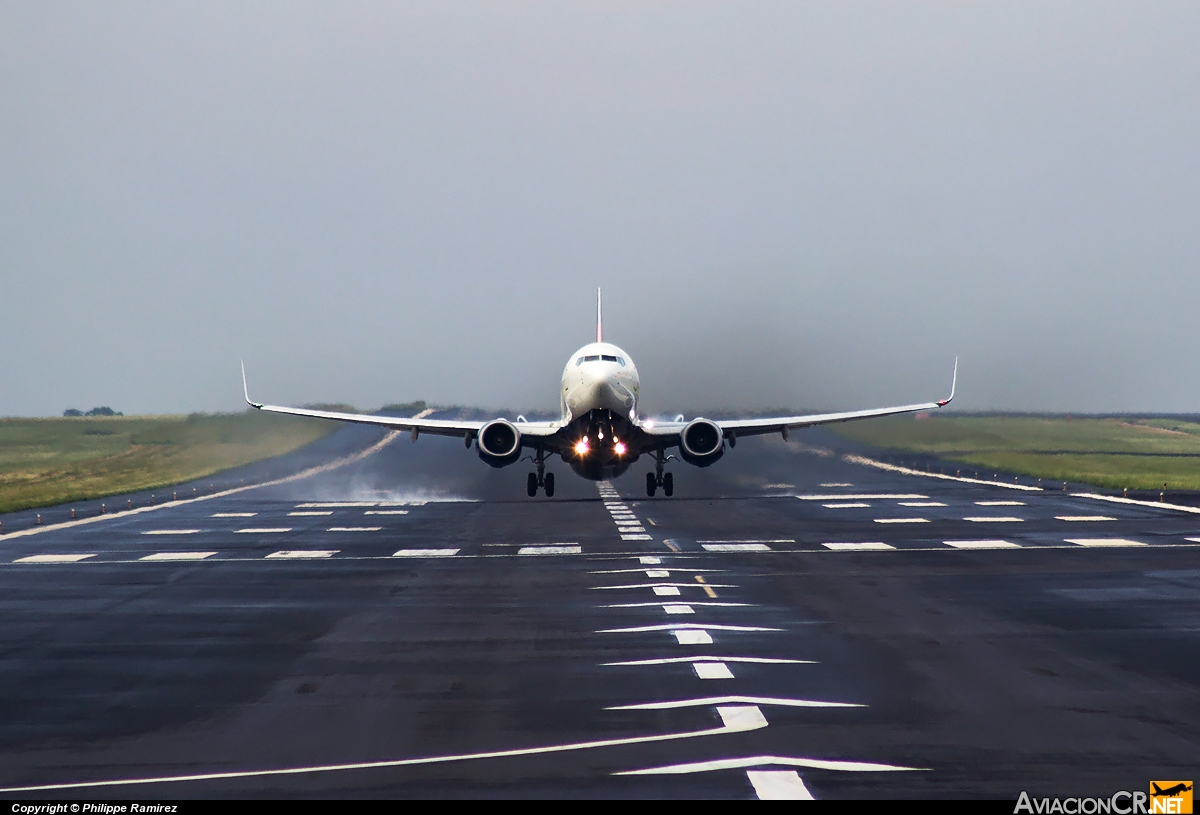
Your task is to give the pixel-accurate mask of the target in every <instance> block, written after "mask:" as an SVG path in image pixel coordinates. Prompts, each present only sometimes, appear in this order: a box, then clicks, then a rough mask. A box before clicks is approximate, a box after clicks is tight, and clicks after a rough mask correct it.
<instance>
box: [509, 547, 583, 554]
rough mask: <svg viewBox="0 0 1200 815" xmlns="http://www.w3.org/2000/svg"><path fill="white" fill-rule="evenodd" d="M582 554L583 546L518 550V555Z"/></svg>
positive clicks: (522, 548) (524, 548) (523, 548)
mask: <svg viewBox="0 0 1200 815" xmlns="http://www.w3.org/2000/svg"><path fill="white" fill-rule="evenodd" d="M582 553H583V547H582V546H522V547H521V548H520V549H518V550H517V554H518V555H579V554H582Z"/></svg>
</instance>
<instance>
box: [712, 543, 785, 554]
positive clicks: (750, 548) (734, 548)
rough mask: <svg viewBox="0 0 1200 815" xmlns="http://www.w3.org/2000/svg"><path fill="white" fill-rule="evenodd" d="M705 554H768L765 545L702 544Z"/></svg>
mask: <svg viewBox="0 0 1200 815" xmlns="http://www.w3.org/2000/svg"><path fill="white" fill-rule="evenodd" d="M701 546H703V547H704V550H705V551H706V552H770V551H771V547H770V546H767V545H766V544H765V543H703V544H701Z"/></svg>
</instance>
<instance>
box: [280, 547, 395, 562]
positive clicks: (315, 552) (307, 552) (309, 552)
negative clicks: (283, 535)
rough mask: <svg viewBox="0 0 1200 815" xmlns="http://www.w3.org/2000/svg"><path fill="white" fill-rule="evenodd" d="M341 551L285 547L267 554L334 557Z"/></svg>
mask: <svg viewBox="0 0 1200 815" xmlns="http://www.w3.org/2000/svg"><path fill="white" fill-rule="evenodd" d="M340 551H341V549H284V550H282V551H280V552H272V553H271V554H269V555H267V558H268V559H279V560H307V559H312V558H326V557H333V556H334V555H336V554H337V553H338V552H340ZM393 557H394V555H393Z"/></svg>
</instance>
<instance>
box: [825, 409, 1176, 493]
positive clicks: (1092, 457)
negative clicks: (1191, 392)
mask: <svg viewBox="0 0 1200 815" xmlns="http://www.w3.org/2000/svg"><path fill="white" fill-rule="evenodd" d="M834 429H835V430H836V432H838V433H839V434H840V435H842V436H845V437H846V438H849V439H853V440H854V441H858V442H862V443H864V444H870V445H873V446H876V447H882V448H885V449H889V450H897V451H904V452H909V453H920V454H925V455H931V456H937V457H938V458H941V459H944V460H947V461H953V462H960V463H962V464H963V466H964V469H965V468H967V467H971V468H977V469H978V470H979V472H980V475H981V476H982V475H984V473H985V472H986V474H987V475H988V476H990V475H991V473H993V472H1006V473H1017V474H1020V475H1028V476H1033V477H1035V478H1044V479H1047V480H1052V481H1073V482H1081V483H1086V484H1095V485H1097V486H1101V487H1109V488H1113V489H1121V488H1124V487H1128V488H1129V489H1132V490H1161V489H1163V484H1166V485H1167V489H1171V490H1200V424H1198V423H1195V422H1190V421H1184V420H1176V419H1169V418H1154V419H1146V418H1112V417H1104V418H1100V417H1097V418H1075V417H1067V416H1030V415H1013V416H994V415H993V416H955V415H950V416H937V415H930V416H920V415H918V416H917V417H913V416H895V417H888V418H886V419H876V420H872V421H866V422H853V423H848V424H844V425H838V426H836V427H835V428H834ZM964 474H965V473H964Z"/></svg>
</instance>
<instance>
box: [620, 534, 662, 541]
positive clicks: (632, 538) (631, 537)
mask: <svg viewBox="0 0 1200 815" xmlns="http://www.w3.org/2000/svg"><path fill="white" fill-rule="evenodd" d="M621 540H623V541H648V540H654V538H652V537H650V536H649V535H622V536H621Z"/></svg>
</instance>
